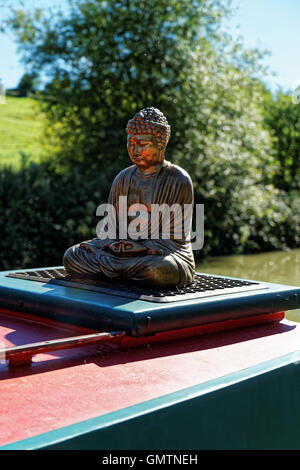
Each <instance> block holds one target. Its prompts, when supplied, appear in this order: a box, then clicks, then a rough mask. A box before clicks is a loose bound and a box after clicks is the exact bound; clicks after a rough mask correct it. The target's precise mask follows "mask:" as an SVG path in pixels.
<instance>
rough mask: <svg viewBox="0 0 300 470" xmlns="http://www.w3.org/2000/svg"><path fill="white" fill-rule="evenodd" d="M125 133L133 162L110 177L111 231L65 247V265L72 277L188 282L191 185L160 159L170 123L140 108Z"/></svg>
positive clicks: (176, 168) (190, 277)
mask: <svg viewBox="0 0 300 470" xmlns="http://www.w3.org/2000/svg"><path fill="white" fill-rule="evenodd" d="M126 132H127V149H128V153H129V156H130V158H131V161H132V163H133V165H132V166H130V167H128V168H126V169H124V170H122V171H121V172H120V173H119V174H118V175H117V176H116V178H115V180H114V181H113V184H112V187H111V191H110V195H109V199H108V205H109V206H110V207H112V208H114V211H113V215H114V217H108V222H109V223H110V231H109V232H107V231H105V230H104V229H102V230H101V232H100V233H99V234H98V237H97V238H94V239H92V240H88V241H85V242H82V243H80V244H77V245H75V246H73V247H71V248H69V249H68V250H67V251H66V253H65V255H64V260H63V262H64V266H65V269H66V271H67V273H69V274H70V275H71V276H74V277H85V276H86V277H95V276H96V277H98V278H99V277H100V278H101V277H105V278H106V279H107V278H123V279H127V280H132V281H135V282H143V283H145V284H149V285H160V286H169V285H170V286H179V287H180V286H185V285H188V284H189V283H191V282H192V280H193V277H194V270H195V264H194V257H193V252H192V247H191V242H190V239H189V231H187V230H186V225H185V221H186V220H188V222H187V224H188V225H189V224H190V217H191V212H192V206H193V185H192V181H191V178H190V176H189V175H188V173H187V172H186V171H185V170H183V169H182V168H180V167H179V166H177V165H174V164H172V163H170V162H168V161H166V160H165V159H164V153H165V149H166V146H167V143H168V140H169V137H170V126H169V124H168V122H167V120H166V118H165V116H164V115H163V114H162V113H161V112H160V111H159V110H158V109H156V108H145V109H143V110H141V111H139V112H138V113H137V114H136V115H135V116H134V118H133V119H131V120H130V121H129V122H128V124H127V128H126ZM124 201H126V221H127V222H128V224H127V225H126V231H125V232H124V220H121V215H122V214H124V210H123V206H122V204H123V203H124ZM121 206H122V207H121ZM137 214H139V216H138V217H136V218H134V216H136V215H137ZM165 216H166V217H165Z"/></svg>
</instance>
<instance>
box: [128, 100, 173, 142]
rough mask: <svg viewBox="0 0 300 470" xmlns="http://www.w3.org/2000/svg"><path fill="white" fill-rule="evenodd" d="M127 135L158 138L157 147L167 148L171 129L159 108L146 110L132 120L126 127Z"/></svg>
mask: <svg viewBox="0 0 300 470" xmlns="http://www.w3.org/2000/svg"><path fill="white" fill-rule="evenodd" d="M126 132H127V134H132V135H136V134H138V135H140V134H151V135H154V136H155V137H156V141H157V145H158V147H160V148H164V149H165V148H166V146H167V143H168V141H169V138H170V134H171V127H170V126H169V124H168V121H167V119H166V117H165V116H164V115H163V113H162V112H161V111H160V110H159V109H157V108H153V107H151V108H144V109H142V110H141V111H139V112H138V113H136V115H135V116H134V117H133V118H132V119H130V120H129V121H128V123H127V127H126Z"/></svg>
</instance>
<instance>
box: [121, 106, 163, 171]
mask: <svg viewBox="0 0 300 470" xmlns="http://www.w3.org/2000/svg"><path fill="white" fill-rule="evenodd" d="M126 132H127V134H128V135H127V148H128V153H129V156H130V158H131V160H132V162H133V163H134V164H135V165H136V166H137V167H138V168H139V170H140V171H141V172H143V173H145V174H147V173H153V172H154V171H156V169H157V167H158V166H159V165H161V164H162V162H163V160H164V153H165V149H166V146H167V143H168V141H169V138H170V133H171V128H170V126H169V124H168V121H167V119H166V118H165V116H164V115H163V113H162V112H161V111H159V109H156V108H145V109H142V110H141V111H139V112H138V113H137V114H136V115H135V116H134V117H133V119H131V120H130V121H128V124H127V127H126Z"/></svg>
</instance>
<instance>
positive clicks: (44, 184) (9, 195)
mask: <svg viewBox="0 0 300 470" xmlns="http://www.w3.org/2000/svg"><path fill="white" fill-rule="evenodd" d="M105 188H106V189H107V185H106V184H105V182H104V181H103V180H101V175H97V176H95V178H94V179H93V180H91V179H90V180H84V179H82V178H81V175H80V173H79V171H78V170H77V169H76V168H75V169H74V170H73V171H72V172H71V174H70V175H68V176H66V175H62V174H57V173H55V172H53V171H50V170H49V168H48V167H47V165H46V164H42V165H38V164H35V163H31V164H30V165H29V166H25V165H23V167H22V168H21V170H19V171H13V170H12V169H10V168H4V169H2V170H1V172H0V197H1V201H2V207H1V215H0V230H1V241H0V253H1V258H0V269H2V270H3V269H4V270H6V269H20V268H25V267H27V268H29V267H39V266H40V267H41V266H54V265H61V264H62V256H63V253H64V252H65V250H66V249H67V248H68V247H69V246H71V245H73V244H74V243H77V242H79V241H82V240H84V239H89V238H93V237H94V236H96V233H95V228H96V224H97V219H96V216H95V214H96V207H97V206H98V205H99V204H100V203H101V202H103V201H104V200H105V199H106V197H107V194H106V193H105Z"/></svg>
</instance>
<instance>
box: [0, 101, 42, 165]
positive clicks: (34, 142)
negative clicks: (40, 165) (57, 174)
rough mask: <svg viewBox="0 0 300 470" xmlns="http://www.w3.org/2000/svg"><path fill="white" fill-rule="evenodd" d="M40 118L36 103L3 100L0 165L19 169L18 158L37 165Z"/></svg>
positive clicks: (0, 128)
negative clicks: (23, 157)
mask: <svg viewBox="0 0 300 470" xmlns="http://www.w3.org/2000/svg"><path fill="white" fill-rule="evenodd" d="M43 120H44V116H43V114H42V113H41V111H40V108H39V103H38V102H37V101H35V100H33V99H31V98H14V97H9V96H7V97H6V104H1V105H0V136H1V139H0V142H1V145H0V166H3V165H5V166H7V165H9V166H11V167H13V168H15V169H17V168H18V167H19V166H20V162H21V158H22V157H21V155H22V154H25V155H28V159H29V160H31V161H35V162H39V161H40V157H41V156H42V153H43V148H42V144H41V138H42V132H43Z"/></svg>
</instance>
